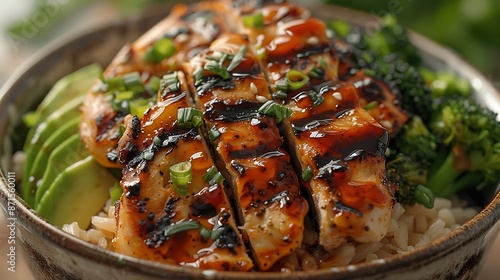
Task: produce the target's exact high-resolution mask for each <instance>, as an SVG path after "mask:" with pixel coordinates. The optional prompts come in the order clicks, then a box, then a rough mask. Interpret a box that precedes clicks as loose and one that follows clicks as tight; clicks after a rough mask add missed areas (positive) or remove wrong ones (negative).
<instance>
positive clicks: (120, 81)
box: [106, 77, 127, 91]
mask: <svg viewBox="0 0 500 280" xmlns="http://www.w3.org/2000/svg"><path fill="white" fill-rule="evenodd" d="M106 83H107V84H108V90H117V91H124V90H126V89H127V88H126V85H125V80H124V78H123V77H112V78H109V79H108V80H106Z"/></svg>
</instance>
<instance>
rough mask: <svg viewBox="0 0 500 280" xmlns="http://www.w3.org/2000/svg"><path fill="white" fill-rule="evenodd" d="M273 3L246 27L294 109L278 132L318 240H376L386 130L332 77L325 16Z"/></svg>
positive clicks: (387, 194)
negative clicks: (308, 201)
mask: <svg viewBox="0 0 500 280" xmlns="http://www.w3.org/2000/svg"><path fill="white" fill-rule="evenodd" d="M273 9H274V10H276V9H277V8H274V5H267V6H264V7H263V8H261V9H256V10H254V11H252V13H251V14H253V15H255V14H259V13H261V14H262V15H263V18H264V20H263V26H259V28H253V27H248V26H246V27H244V28H243V30H244V32H246V33H248V34H249V37H250V38H254V41H253V43H254V44H256V45H257V48H259V47H262V48H264V49H265V55H264V56H262V57H264V58H265V59H263V62H262V65H267V75H268V80H269V81H270V83H271V87H272V89H273V90H274V92H275V93H280V95H275V96H283V100H282V102H283V104H285V105H286V106H287V107H288V108H289V109H291V110H292V112H293V113H292V114H291V117H290V118H289V119H287V120H285V122H284V127H283V128H284V133H283V135H284V137H285V138H286V139H287V142H288V146H289V147H290V149H291V150H292V151H291V153H292V155H293V157H294V159H295V161H296V162H297V167H298V168H297V169H298V171H299V172H300V173H301V174H302V178H303V180H304V184H305V186H306V188H307V190H308V191H309V192H310V194H311V197H312V201H313V203H314V207H315V212H316V215H317V222H318V226H319V245H321V246H323V247H324V248H325V249H326V250H327V251H331V250H333V249H334V248H337V247H338V246H340V245H342V244H343V243H345V242H346V241H348V240H354V241H357V242H373V241H378V240H380V239H382V238H383V237H384V236H385V234H386V232H387V228H388V225H389V221H390V217H391V210H392V204H393V190H392V188H391V187H390V186H387V185H385V158H384V152H385V149H386V146H387V142H388V133H387V131H386V129H384V128H383V127H382V126H381V125H380V124H379V123H377V121H376V120H375V119H374V118H373V117H371V116H370V115H369V113H368V112H367V111H366V110H364V109H363V108H362V107H360V102H359V98H358V94H357V92H356V88H354V87H353V86H352V85H350V84H342V83H338V82H335V80H337V70H338V59H337V56H336V52H335V51H334V50H333V47H332V45H331V43H330V39H329V38H328V36H327V32H326V27H325V25H324V23H322V22H321V21H319V20H318V19H315V18H312V17H309V14H308V13H305V12H302V13H301V14H296V13H295V12H292V11H294V10H297V9H293V8H287V9H283V10H281V11H280V10H278V11H280V14H279V15H280V16H277V14H278V13H277V12H276V13H272V12H269V11H270V10H273ZM286 11H289V12H288V13H286ZM273 14H274V16H271V15H273Z"/></svg>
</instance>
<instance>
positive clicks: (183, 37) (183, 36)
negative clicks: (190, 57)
mask: <svg viewBox="0 0 500 280" xmlns="http://www.w3.org/2000/svg"><path fill="white" fill-rule="evenodd" d="M175 40H176V41H177V42H179V43H186V42H187V41H188V40H189V35H187V34H179V35H177V37H175Z"/></svg>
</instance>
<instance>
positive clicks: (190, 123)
mask: <svg viewBox="0 0 500 280" xmlns="http://www.w3.org/2000/svg"><path fill="white" fill-rule="evenodd" d="M202 121H203V113H202V112H201V111H200V110H198V109H195V108H190V107H188V108H179V109H178V110H177V124H178V125H179V127H181V128H184V129H190V128H197V127H199V126H200V125H201V123H202Z"/></svg>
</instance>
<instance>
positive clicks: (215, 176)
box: [203, 166, 224, 186]
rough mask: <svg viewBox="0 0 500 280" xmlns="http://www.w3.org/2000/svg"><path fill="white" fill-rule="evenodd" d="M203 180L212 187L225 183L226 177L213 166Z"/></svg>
mask: <svg viewBox="0 0 500 280" xmlns="http://www.w3.org/2000/svg"><path fill="white" fill-rule="evenodd" d="M203 180H205V181H206V182H207V183H208V184H209V185H210V186H212V185H215V184H218V183H220V182H222V181H224V176H222V174H221V173H220V172H219V171H217V168H216V167H215V166H212V167H210V168H209V169H208V170H207V173H205V175H204V176H203Z"/></svg>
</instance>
